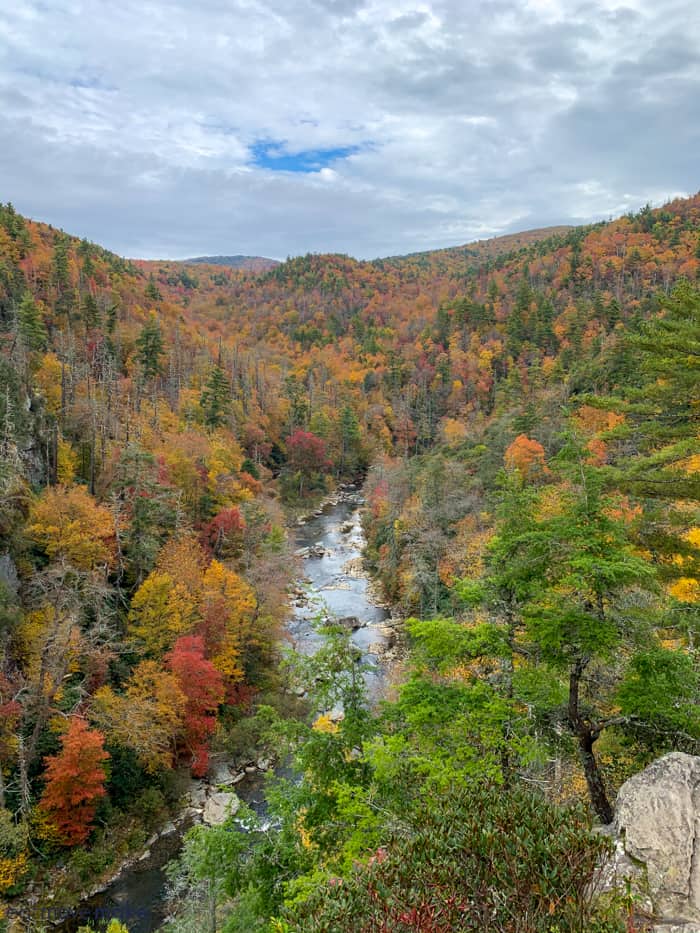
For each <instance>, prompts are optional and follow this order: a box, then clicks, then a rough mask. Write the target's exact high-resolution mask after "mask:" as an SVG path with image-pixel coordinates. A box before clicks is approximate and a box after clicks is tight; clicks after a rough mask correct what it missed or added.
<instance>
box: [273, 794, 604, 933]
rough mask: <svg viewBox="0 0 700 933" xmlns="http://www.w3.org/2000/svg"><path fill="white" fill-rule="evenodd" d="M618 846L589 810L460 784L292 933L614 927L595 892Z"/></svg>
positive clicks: (316, 901)
mask: <svg viewBox="0 0 700 933" xmlns="http://www.w3.org/2000/svg"><path fill="white" fill-rule="evenodd" d="M609 845H610V843H609V842H608V840H607V839H605V838H604V837H602V836H600V835H599V834H596V833H595V832H593V831H592V829H591V827H590V823H589V819H588V817H587V815H586V813H585V811H584V810H583V808H571V809H564V808H560V807H555V806H553V805H551V804H548V803H547V802H546V801H544V800H543V799H542V798H541V797H539V796H538V795H536V794H533V793H531V792H529V791H526V790H521V789H518V790H514V791H509V792H508V791H504V790H503V789H502V788H496V787H490V786H489V787H480V788H469V789H467V788H460V789H454V790H452V791H450V792H449V793H447V794H446V795H444V796H441V797H440V798H438V799H434V800H426V801H425V805H424V809H423V810H422V811H420V812H415V813H414V814H413V815H412V816H411V817H410V818H408V819H407V821H406V823H405V824H404V825H403V826H397V828H396V829H395V831H394V834H393V837H392V838H391V839H389V841H388V842H387V844H386V846H385V847H382V848H381V849H379V850H378V851H377V852H376V853H375V854H374V856H373V857H372V858H371V859H370V860H369V862H368V863H366V864H363V865H360V866H358V867H357V868H356V869H355V870H354V871H353V872H352V873H351V874H350V875H349V876H348V877H346V878H338V879H331V880H330V882H328V883H327V884H325V885H324V886H322V887H320V888H318V889H317V890H316V892H315V893H314V894H313V895H312V896H311V897H309V898H308V899H307V900H306V901H305V902H303V903H302V904H301V905H298V906H296V907H292V908H289V909H288V912H287V914H285V921H286V922H287V923H288V925H289V926H288V928H289V930H290V931H291V933H302V931H303V933H371V931H380V930H391V931H392V933H472V931H473V933H477V931H478V933H583V931H586V933H593V931H598V933H604V931H605V933H608V931H611V930H614V929H617V927H616V926H615V924H613V925H612V926H611V925H610V924H609V922H605V921H602V920H600V921H596V920H595V918H594V917H593V906H592V902H591V894H590V892H591V882H592V881H593V880H594V878H595V876H596V872H597V870H598V866H599V864H600V862H601V859H602V858H603V856H604V855H605V853H606V852H607V851H608V850H609ZM278 928H279V929H284V925H282V926H279V927H278ZM273 929H274V927H273Z"/></svg>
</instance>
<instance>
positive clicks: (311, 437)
mask: <svg viewBox="0 0 700 933" xmlns="http://www.w3.org/2000/svg"><path fill="white" fill-rule="evenodd" d="M285 445H286V447H287V459H288V462H289V465H290V467H291V468H292V470H294V472H295V473H296V474H297V477H298V481H299V496H303V494H304V487H305V486H308V485H309V484H311V483H312V482H314V481H315V480H317V479H318V477H319V476H320V475H321V474H322V473H324V472H325V471H326V470H328V469H329V468H330V461H329V460H328V457H327V456H326V445H325V443H324V442H323V440H322V439H321V438H320V437H316V435H315V434H312V433H311V431H302V430H301V429H300V428H299V429H297V430H296V431H295V432H294V433H293V434H291V435H290V436H289V437H288V438H287V439H286V440H285Z"/></svg>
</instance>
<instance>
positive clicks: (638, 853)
mask: <svg viewBox="0 0 700 933" xmlns="http://www.w3.org/2000/svg"><path fill="white" fill-rule="evenodd" d="M614 832H615V834H616V837H617V843H618V844H617V853H616V856H615V858H614V864H613V865H612V866H611V871H612V874H613V875H614V876H616V877H617V879H618V880H621V879H623V878H626V877H628V878H631V879H632V880H633V885H634V887H635V889H636V890H637V892H638V893H639V894H640V895H641V896H642V898H643V899H645V900H646V902H647V907H648V908H650V909H651V911H650V912H653V915H654V916H655V918H656V922H657V926H656V927H655V930H657V931H658V933H700V757H694V756H693V755H685V754H683V753H681V752H673V753H672V754H670V755H666V756H664V757H663V758H659V759H658V760H657V761H655V762H653V764H651V765H649V767H648V768H646V769H645V770H644V771H641V772H640V773H639V774H635V775H634V776H633V777H631V778H630V779H629V780H628V781H627V782H626V783H625V784H623V786H622V787H621V788H620V792H619V794H618V798H617V803H616V806H615V823H614Z"/></svg>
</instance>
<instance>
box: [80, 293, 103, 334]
mask: <svg viewBox="0 0 700 933" xmlns="http://www.w3.org/2000/svg"><path fill="white" fill-rule="evenodd" d="M83 320H84V321H85V327H86V328H87V329H88V330H94V329H95V328H96V327H97V325H98V323H99V320H100V309H99V308H98V306H97V300H96V299H95V296H94V295H93V294H92V292H88V293H87V295H86V296H85V301H84V303H83Z"/></svg>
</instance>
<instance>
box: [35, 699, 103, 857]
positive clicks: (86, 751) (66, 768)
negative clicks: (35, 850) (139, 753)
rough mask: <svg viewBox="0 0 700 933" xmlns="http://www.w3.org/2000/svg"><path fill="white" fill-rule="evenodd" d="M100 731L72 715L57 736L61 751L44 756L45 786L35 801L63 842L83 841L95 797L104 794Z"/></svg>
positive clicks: (86, 834)
mask: <svg viewBox="0 0 700 933" xmlns="http://www.w3.org/2000/svg"><path fill="white" fill-rule="evenodd" d="M108 759H109V754H108V753H107V752H106V751H105V750H104V739H103V736H102V734H101V733H100V732H97V731H96V730H92V729H90V728H89V726H88V724H87V723H86V721H85V720H84V719H82V718H81V717H79V716H73V717H72V718H71V720H70V722H69V725H68V730H67V732H65V733H64V734H63V736H62V737H61V751H60V752H59V753H58V754H57V755H53V756H51V757H49V758H47V759H46V788H45V790H44V793H43V795H42V797H41V801H40V803H39V807H40V809H41V810H42V811H43V812H44V813H45V814H46V815H47V817H48V818H49V820H50V822H51V824H52V826H53V827H55V829H56V832H57V835H58V838H59V839H60V841H61V843H62V844H63V845H66V846H75V845H79V844H80V843H82V842H85V840H86V839H87V837H88V836H89V835H90V831H91V829H92V821H93V819H94V816H95V810H96V809H97V803H98V801H99V800H100V799H101V798H102V797H104V796H105V793H106V791H105V786H104V783H105V777H106V774H105V768H104V765H105V762H106V761H107V760H108Z"/></svg>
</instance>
